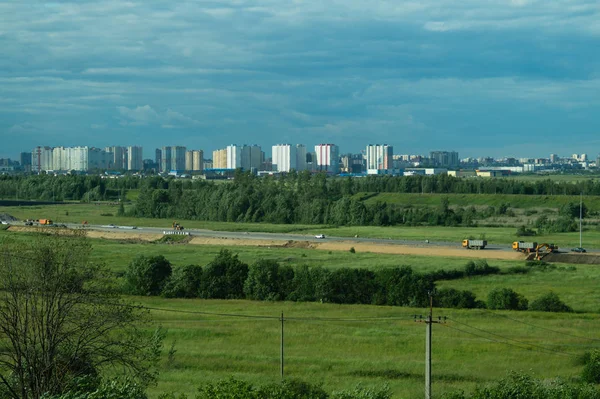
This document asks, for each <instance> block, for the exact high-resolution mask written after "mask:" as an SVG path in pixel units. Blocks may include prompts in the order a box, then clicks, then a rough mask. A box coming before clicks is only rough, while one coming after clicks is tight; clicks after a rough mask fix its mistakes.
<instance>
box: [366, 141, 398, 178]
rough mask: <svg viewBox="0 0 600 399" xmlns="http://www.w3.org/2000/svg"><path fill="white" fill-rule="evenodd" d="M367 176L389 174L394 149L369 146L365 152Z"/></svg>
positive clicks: (384, 145)
mask: <svg viewBox="0 0 600 399" xmlns="http://www.w3.org/2000/svg"><path fill="white" fill-rule="evenodd" d="M365 155H366V161H367V173H368V174H380V173H389V172H391V171H392V169H393V157H394V148H393V147H392V146H390V145H387V144H383V145H379V144H376V145H373V144H369V145H368V146H367V148H366V150H365Z"/></svg>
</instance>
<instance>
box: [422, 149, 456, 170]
mask: <svg viewBox="0 0 600 399" xmlns="http://www.w3.org/2000/svg"><path fill="white" fill-rule="evenodd" d="M429 158H430V159H431V161H432V163H433V165H434V166H440V167H444V168H458V166H459V165H460V163H459V159H458V152H456V151H431V152H430V153H429Z"/></svg>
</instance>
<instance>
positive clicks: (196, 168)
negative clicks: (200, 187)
mask: <svg viewBox="0 0 600 399" xmlns="http://www.w3.org/2000/svg"><path fill="white" fill-rule="evenodd" d="M203 158H204V152H203V151H202V150H191V151H187V152H186V153H185V170H187V171H189V172H202V170H203V169H204V165H203V163H202V161H203Z"/></svg>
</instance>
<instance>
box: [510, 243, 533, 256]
mask: <svg viewBox="0 0 600 399" xmlns="http://www.w3.org/2000/svg"><path fill="white" fill-rule="evenodd" d="M537 246H538V244H537V242H525V241H515V242H513V244H512V249H514V250H515V251H519V252H523V253H531V252H535V250H536V248H537Z"/></svg>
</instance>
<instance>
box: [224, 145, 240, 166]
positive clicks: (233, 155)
mask: <svg viewBox="0 0 600 399" xmlns="http://www.w3.org/2000/svg"><path fill="white" fill-rule="evenodd" d="M226 151H227V169H237V168H241V167H242V147H240V146H238V145H235V144H232V145H228V146H227V148H226Z"/></svg>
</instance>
